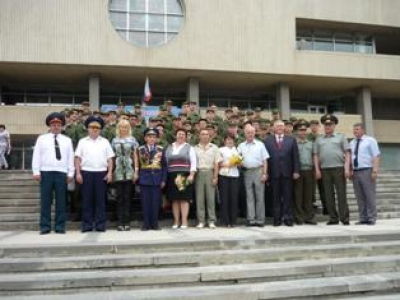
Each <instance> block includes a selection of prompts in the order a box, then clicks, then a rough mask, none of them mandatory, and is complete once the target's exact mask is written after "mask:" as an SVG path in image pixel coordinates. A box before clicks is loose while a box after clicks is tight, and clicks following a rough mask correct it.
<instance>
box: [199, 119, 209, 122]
mask: <svg viewBox="0 0 400 300" xmlns="http://www.w3.org/2000/svg"><path fill="white" fill-rule="evenodd" d="M200 121H204V122H206V123H208V120H207V119H205V118H200V119H199V122H200Z"/></svg>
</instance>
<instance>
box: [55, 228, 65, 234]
mask: <svg viewBox="0 0 400 300" xmlns="http://www.w3.org/2000/svg"><path fill="white" fill-rule="evenodd" d="M56 233H57V234H65V230H63V229H61V230H56Z"/></svg>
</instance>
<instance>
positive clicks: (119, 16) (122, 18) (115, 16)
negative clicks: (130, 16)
mask: <svg viewBox="0 0 400 300" xmlns="http://www.w3.org/2000/svg"><path fill="white" fill-rule="evenodd" d="M110 18H111V23H112V24H113V25H114V27H116V28H126V13H116V12H113V13H111V14H110Z"/></svg>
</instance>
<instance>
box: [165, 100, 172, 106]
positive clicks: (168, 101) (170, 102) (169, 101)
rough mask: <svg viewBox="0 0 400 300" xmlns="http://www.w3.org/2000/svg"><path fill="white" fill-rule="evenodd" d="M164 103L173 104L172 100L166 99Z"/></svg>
mask: <svg viewBox="0 0 400 300" xmlns="http://www.w3.org/2000/svg"><path fill="white" fill-rule="evenodd" d="M165 103H166V104H167V105H174V102H172V100H167V101H166V102H165Z"/></svg>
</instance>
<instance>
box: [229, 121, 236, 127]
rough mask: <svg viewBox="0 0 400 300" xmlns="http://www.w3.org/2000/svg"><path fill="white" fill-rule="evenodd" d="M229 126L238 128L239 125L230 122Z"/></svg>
mask: <svg viewBox="0 0 400 300" xmlns="http://www.w3.org/2000/svg"><path fill="white" fill-rule="evenodd" d="M228 126H229V127H237V126H238V123H236V122H232V121H230V122H228Z"/></svg>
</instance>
